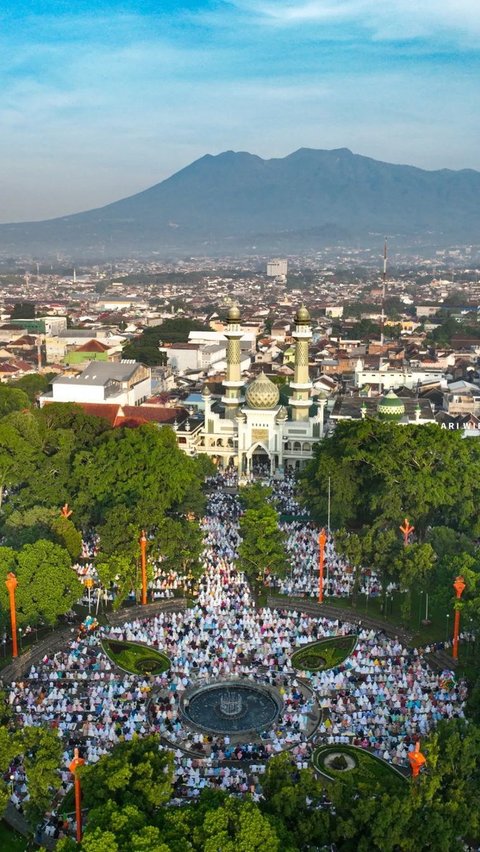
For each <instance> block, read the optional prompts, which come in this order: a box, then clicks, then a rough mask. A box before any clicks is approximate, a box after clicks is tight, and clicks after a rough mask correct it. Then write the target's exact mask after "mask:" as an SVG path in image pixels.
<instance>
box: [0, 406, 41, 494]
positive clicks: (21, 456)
mask: <svg viewBox="0 0 480 852" xmlns="http://www.w3.org/2000/svg"><path fill="white" fill-rule="evenodd" d="M36 462H37V463H38V452H37V450H36V447H35V446H32V443H31V442H30V441H29V440H28V438H27V437H26V436H24V435H22V434H21V432H20V431H19V430H18V429H17V428H16V425H15V424H14V423H11V422H10V421H9V420H8V419H4V420H2V421H0V508H1V507H2V504H3V498H4V493H5V489H6V488H8V487H9V486H18V485H20V484H22V483H24V482H27V481H28V479H29V477H30V476H31V475H33V473H34V471H35V467H36Z"/></svg>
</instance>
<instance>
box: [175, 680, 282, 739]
mask: <svg viewBox="0 0 480 852" xmlns="http://www.w3.org/2000/svg"><path fill="white" fill-rule="evenodd" d="M282 707H283V700H282V698H281V696H280V694H279V693H278V692H277V690H276V689H274V688H273V687H270V686H266V685H263V684H259V683H252V682H251V681H249V680H247V679H245V680H242V679H240V678H239V679H238V680H228V681H216V682H214V683H207V684H197V685H196V686H193V687H191V688H190V689H188V690H186V691H185V693H184V695H183V700H182V703H181V711H182V714H183V717H184V719H185V721H187V722H189V723H190V724H192V725H193V726H194V727H195V728H199V729H200V730H202V731H208V732H209V733H216V734H241V733H243V732H245V731H249V732H252V731H264V730H266V729H268V728H270V727H271V726H272V725H273V723H274V722H275V720H276V719H277V717H278V715H279V713H280V711H281V709H282Z"/></svg>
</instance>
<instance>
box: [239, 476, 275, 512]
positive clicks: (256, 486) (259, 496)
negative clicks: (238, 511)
mask: <svg viewBox="0 0 480 852" xmlns="http://www.w3.org/2000/svg"><path fill="white" fill-rule="evenodd" d="M272 494H273V490H272V489H271V488H270V487H269V486H267V485H261V484H260V483H258V482H254V483H253V484H251V485H246V486H245V487H244V488H242V489H241V490H240V493H239V500H240V504H241V506H242V507H243V508H244V509H263V507H264V506H265V505H266V504H267V503H268V501H269V500H270V498H271V497H272Z"/></svg>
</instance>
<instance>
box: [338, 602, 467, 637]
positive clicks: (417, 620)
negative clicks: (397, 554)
mask: <svg viewBox="0 0 480 852" xmlns="http://www.w3.org/2000/svg"><path fill="white" fill-rule="evenodd" d="M403 597H404V595H403V593H401V592H394V593H393V595H392V596H391V597H390V598H388V599H387V605H386V612H384V610H383V599H382V598H381V597H378V598H367V597H366V595H359V596H358V600H357V606H356V607H354V606H353V603H352V599H351V598H331V597H328V598H325V603H326V604H329V605H330V606H337V607H339V608H340V609H352V610H353V611H354V612H356V613H357V614H358V615H360V616H361V615H363V614H365V615H369V616H371V617H372V618H377V619H378V620H379V621H384V622H385V623H386V624H387V623H388V624H394V625H397V626H398V627H402V628H403V629H404V630H407V631H408V632H409V633H411V634H412V637H413V639H412V644H413V645H416V646H418V645H425V644H427V643H428V642H443V641H445V639H447V638H450V637H451V633H452V627H453V607H452V608H451V609H450V610H448V609H446V608H445V607H439V606H433V605H432V604H431V603H430V606H429V611H428V618H429V621H430V624H427V625H424V624H422V621H423V619H424V618H425V609H426V607H425V595H424V594H423V593H422V592H419V591H418V590H414V591H413V592H412V606H411V612H410V617H409V618H408V619H407V620H405V619H404V618H403V617H402V614H401V604H402V600H403ZM447 616H448V618H447Z"/></svg>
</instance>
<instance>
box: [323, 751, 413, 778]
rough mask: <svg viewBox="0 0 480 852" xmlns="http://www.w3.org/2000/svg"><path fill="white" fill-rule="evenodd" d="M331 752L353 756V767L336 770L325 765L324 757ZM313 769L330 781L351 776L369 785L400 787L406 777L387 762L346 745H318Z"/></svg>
mask: <svg viewBox="0 0 480 852" xmlns="http://www.w3.org/2000/svg"><path fill="white" fill-rule="evenodd" d="M331 754H342V755H346V756H349V757H351V758H353V760H354V761H355V767H354V768H352V769H349V770H346V771H341V770H336V769H334V768H333V767H331V766H326V765H325V758H327V757H328V756H329V755H331ZM312 763H313V766H314V767H315V769H317V770H318V771H319V772H321V773H323V774H324V775H326V776H327V778H329V779H330V780H331V781H342V780H345V781H346V780H347V779H351V778H353V779H354V780H355V781H356V782H357V783H359V784H365V785H368V786H371V787H375V786H377V785H379V786H381V787H382V788H385V787H387V786H388V787H392V786H394V787H396V788H397V789H400V788H402V787H403V786H404V785H405V782H406V781H407V778H406V777H405V776H403V775H401V774H400V773H399V772H397V771H396V769H394V768H393V767H391V766H390V765H389V764H388V763H385V761H383V760H381V759H380V758H378V757H376V756H375V755H373V754H370V752H368V751H365V750H364V749H361V748H355V747H354V746H348V745H326V746H319V747H318V748H317V749H315V751H314V752H313V755H312Z"/></svg>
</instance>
